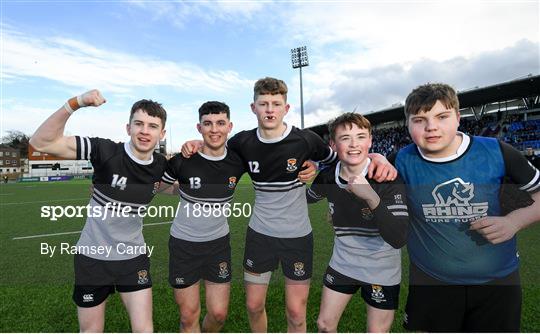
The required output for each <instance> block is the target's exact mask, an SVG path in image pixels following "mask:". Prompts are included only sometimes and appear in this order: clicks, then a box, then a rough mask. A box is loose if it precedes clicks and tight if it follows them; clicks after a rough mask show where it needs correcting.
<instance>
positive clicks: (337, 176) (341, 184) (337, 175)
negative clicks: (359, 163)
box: [334, 158, 371, 189]
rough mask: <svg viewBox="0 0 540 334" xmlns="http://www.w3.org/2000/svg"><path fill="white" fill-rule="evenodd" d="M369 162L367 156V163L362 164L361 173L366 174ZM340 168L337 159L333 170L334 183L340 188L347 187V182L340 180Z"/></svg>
mask: <svg viewBox="0 0 540 334" xmlns="http://www.w3.org/2000/svg"><path fill="white" fill-rule="evenodd" d="M370 163H371V159H370V158H367V164H366V165H365V166H364V169H363V170H362V175H364V176H366V175H367V172H368V168H369V164H370ZM340 170H341V161H338V162H337V164H336V170H335V173H334V175H335V179H336V184H337V185H338V186H339V187H340V188H341V189H345V188H347V183H343V182H341V179H340V177H339V171H340Z"/></svg>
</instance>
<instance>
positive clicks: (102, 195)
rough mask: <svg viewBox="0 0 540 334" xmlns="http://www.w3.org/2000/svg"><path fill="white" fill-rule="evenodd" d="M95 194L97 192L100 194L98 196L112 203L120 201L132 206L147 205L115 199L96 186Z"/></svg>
mask: <svg viewBox="0 0 540 334" xmlns="http://www.w3.org/2000/svg"><path fill="white" fill-rule="evenodd" d="M94 194H96V195H97V196H98V198H101V199H102V200H105V201H107V202H111V203H120V204H122V205H127V206H132V207H135V208H139V207H144V206H146V204H137V203H129V202H124V201H118V200H115V199H113V198H110V197H109V196H107V195H105V194H104V193H102V192H101V191H99V190H97V189H96V188H95V187H94Z"/></svg>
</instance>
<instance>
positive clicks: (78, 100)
mask: <svg viewBox="0 0 540 334" xmlns="http://www.w3.org/2000/svg"><path fill="white" fill-rule="evenodd" d="M77 103H78V104H79V108H82V107H86V106H88V105H87V104H86V103H84V102H83V99H82V95H79V96H77Z"/></svg>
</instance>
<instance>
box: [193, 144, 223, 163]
mask: <svg viewBox="0 0 540 334" xmlns="http://www.w3.org/2000/svg"><path fill="white" fill-rule="evenodd" d="M197 153H199V155H200V156H201V157H203V158H205V159H206V160H211V161H220V160H223V159H225V157H226V156H227V148H226V147H225V152H224V153H223V155H220V156H219V157H214V156H211V155H207V154H204V153H202V152H201V151H198V152H197Z"/></svg>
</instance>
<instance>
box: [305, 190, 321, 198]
mask: <svg viewBox="0 0 540 334" xmlns="http://www.w3.org/2000/svg"><path fill="white" fill-rule="evenodd" d="M308 195H309V196H310V197H313V198H314V199H322V198H323V197H322V196H321V195H319V194H317V193H316V192H314V191H313V190H311V188H309V189H308Z"/></svg>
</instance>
